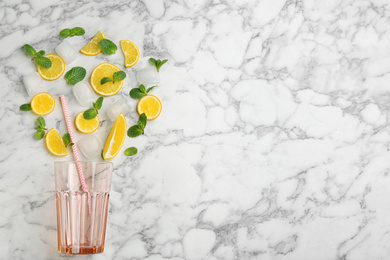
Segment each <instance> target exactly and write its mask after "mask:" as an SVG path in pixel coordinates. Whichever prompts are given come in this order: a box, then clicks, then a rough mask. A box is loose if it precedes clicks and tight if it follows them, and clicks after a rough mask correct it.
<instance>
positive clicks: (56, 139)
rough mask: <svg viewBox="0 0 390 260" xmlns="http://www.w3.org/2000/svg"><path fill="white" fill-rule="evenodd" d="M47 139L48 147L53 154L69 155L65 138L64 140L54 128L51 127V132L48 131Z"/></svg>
mask: <svg viewBox="0 0 390 260" xmlns="http://www.w3.org/2000/svg"><path fill="white" fill-rule="evenodd" d="M45 141H46V147H47V149H48V150H49V152H50V153H51V154H52V155H55V156H66V155H68V150H66V147H65V144H64V140H62V137H61V136H60V134H59V133H58V132H57V130H55V129H54V128H52V129H50V130H49V132H47V134H46V138H45Z"/></svg>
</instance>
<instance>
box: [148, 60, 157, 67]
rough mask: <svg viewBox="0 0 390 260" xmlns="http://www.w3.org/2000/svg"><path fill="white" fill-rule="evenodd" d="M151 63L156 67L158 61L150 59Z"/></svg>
mask: <svg viewBox="0 0 390 260" xmlns="http://www.w3.org/2000/svg"><path fill="white" fill-rule="evenodd" d="M149 62H150V63H151V64H152V65H153V66H156V59H153V58H150V59H149Z"/></svg>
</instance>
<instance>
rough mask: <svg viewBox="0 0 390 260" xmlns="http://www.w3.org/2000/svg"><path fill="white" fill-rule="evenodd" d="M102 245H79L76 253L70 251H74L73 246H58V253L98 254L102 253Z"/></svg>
mask: <svg viewBox="0 0 390 260" xmlns="http://www.w3.org/2000/svg"><path fill="white" fill-rule="evenodd" d="M103 251H104V246H99V247H80V248H79V252H78V253H72V252H74V250H73V248H71V247H68V246H67V247H58V253H60V254H67V255H90V254H100V253H103Z"/></svg>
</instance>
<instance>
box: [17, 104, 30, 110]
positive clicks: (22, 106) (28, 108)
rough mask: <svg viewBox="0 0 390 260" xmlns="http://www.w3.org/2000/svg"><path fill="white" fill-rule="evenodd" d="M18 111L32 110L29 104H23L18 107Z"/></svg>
mask: <svg viewBox="0 0 390 260" xmlns="http://www.w3.org/2000/svg"><path fill="white" fill-rule="evenodd" d="M19 109H20V110H22V111H31V110H32V108H31V105H30V104H23V105H21V106H20V107H19Z"/></svg>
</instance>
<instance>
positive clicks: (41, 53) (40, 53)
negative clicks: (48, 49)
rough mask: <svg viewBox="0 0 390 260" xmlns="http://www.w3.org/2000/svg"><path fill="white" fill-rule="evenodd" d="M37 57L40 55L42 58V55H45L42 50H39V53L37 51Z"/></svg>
mask: <svg viewBox="0 0 390 260" xmlns="http://www.w3.org/2000/svg"><path fill="white" fill-rule="evenodd" d="M37 55H41V56H43V55H45V51H43V50H40V51H38V53H37Z"/></svg>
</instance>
